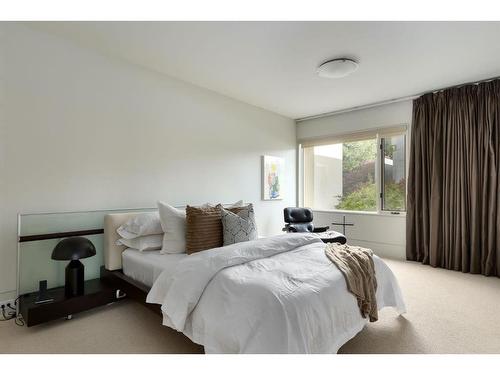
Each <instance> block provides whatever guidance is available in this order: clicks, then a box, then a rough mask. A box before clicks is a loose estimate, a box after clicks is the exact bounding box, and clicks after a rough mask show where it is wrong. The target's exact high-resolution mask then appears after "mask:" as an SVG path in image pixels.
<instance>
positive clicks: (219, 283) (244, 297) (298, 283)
mask: <svg viewBox="0 0 500 375" xmlns="http://www.w3.org/2000/svg"><path fill="white" fill-rule="evenodd" d="M324 247H325V244H324V243H323V242H322V241H321V240H320V239H318V237H316V236H314V235H311V234H297V233H295V234H284V235H279V236H274V237H268V238H263V239H259V240H255V241H249V242H241V243H237V244H234V245H230V246H224V247H220V248H216V249H211V250H206V251H202V252H199V253H196V254H193V255H190V256H188V257H186V258H185V259H183V260H182V261H180V262H179V264H178V266H177V268H176V270H175V271H174V272H173V273H169V272H163V273H162V274H161V275H160V276H159V278H158V279H157V280H156V282H155V283H154V285H153V287H152V289H151V291H150V292H149V294H148V297H147V302H149V303H157V304H161V305H162V306H161V309H162V312H163V324H164V325H167V326H169V327H171V328H174V329H176V330H178V331H181V332H183V333H184V334H185V335H186V336H188V337H189V338H190V339H191V340H192V341H194V342H196V343H198V344H200V345H203V346H204V347H205V352H206V353H336V352H337V351H338V349H339V348H340V347H341V346H342V345H343V344H344V343H345V342H347V341H348V340H350V339H351V338H352V337H354V336H355V335H356V334H357V333H358V332H359V331H361V329H362V328H363V326H364V325H365V324H366V323H367V319H364V318H362V316H361V314H360V311H359V308H358V305H357V302H356V298H355V297H354V296H353V295H352V294H351V293H349V292H348V291H347V287H346V283H345V279H344V277H343V276H342V274H341V273H340V271H339V270H338V268H337V267H336V266H335V265H334V264H333V263H332V262H331V261H330V260H329V259H328V258H327V257H326V255H325V253H324ZM374 263H375V272H376V277H377V283H378V288H377V303H378V308H379V309H382V308H383V307H386V306H392V307H394V308H396V309H397V311H398V312H399V313H403V312H405V305H404V302H403V298H402V296H401V291H400V289H399V286H398V283H397V281H396V278H395V277H394V275H393V273H392V272H391V270H390V269H389V268H388V267H387V265H386V264H385V263H384V262H383V261H382V260H381V259H380V258H378V257H377V256H374Z"/></svg>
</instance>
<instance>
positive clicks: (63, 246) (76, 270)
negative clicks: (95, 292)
mask: <svg viewBox="0 0 500 375" xmlns="http://www.w3.org/2000/svg"><path fill="white" fill-rule="evenodd" d="M94 255H95V247H94V245H93V244H92V242H90V241H89V240H88V239H86V238H84V237H69V238H65V239H64V240H62V241H61V242H59V243H58V244H57V245H56V247H54V250H53V251H52V259H54V260H69V261H70V262H69V263H68V265H67V266H66V278H65V284H64V290H65V294H66V296H67V297H72V296H79V295H82V294H83V287H84V273H85V267H84V265H83V264H82V262H80V260H79V259H83V258H89V257H91V256H94Z"/></svg>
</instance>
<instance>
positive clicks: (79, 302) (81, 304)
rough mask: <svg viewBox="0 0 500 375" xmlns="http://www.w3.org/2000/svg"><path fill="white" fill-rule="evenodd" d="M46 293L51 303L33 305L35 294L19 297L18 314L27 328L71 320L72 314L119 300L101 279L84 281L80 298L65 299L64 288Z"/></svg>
mask: <svg viewBox="0 0 500 375" xmlns="http://www.w3.org/2000/svg"><path fill="white" fill-rule="evenodd" d="M47 293H48V295H49V296H50V297H51V298H52V299H53V300H52V301H51V302H46V303H35V301H36V298H37V295H38V293H37V292H32V293H28V294H23V295H21V296H20V297H19V312H20V313H21V315H22V316H23V319H24V321H25V323H26V325H27V326H28V327H31V326H34V325H37V324H40V323H45V322H48V321H51V320H55V319H60V318H67V319H71V318H72V316H73V314H76V313H79V312H82V311H86V310H90V309H92V308H94V307H98V306H103V305H107V304H109V303H112V302H115V301H117V300H118V299H120V297H119V296H117V293H116V288H113V287H112V286H110V285H109V284H107V283H106V282H105V281H103V280H101V279H93V280H88V281H85V288H84V294H83V295H81V296H75V297H66V296H65V293H64V286H63V287H59V288H53V289H49V290H48V291H47Z"/></svg>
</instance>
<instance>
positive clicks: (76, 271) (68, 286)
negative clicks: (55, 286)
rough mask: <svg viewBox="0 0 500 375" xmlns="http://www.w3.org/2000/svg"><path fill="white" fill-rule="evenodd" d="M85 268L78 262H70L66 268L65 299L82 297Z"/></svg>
mask: <svg viewBox="0 0 500 375" xmlns="http://www.w3.org/2000/svg"><path fill="white" fill-rule="evenodd" d="M84 275H85V266H84V265H83V263H82V262H80V261H79V260H72V261H71V262H69V263H68V265H67V266H66V280H65V285H64V291H65V294H66V297H74V296H81V295H83V291H84V285H85V284H84V281H83V280H84Z"/></svg>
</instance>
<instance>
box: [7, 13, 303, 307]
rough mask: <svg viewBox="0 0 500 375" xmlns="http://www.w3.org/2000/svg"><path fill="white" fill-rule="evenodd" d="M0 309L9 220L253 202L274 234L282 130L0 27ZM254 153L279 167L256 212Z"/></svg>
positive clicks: (228, 104)
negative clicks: (273, 192)
mask: <svg viewBox="0 0 500 375" xmlns="http://www.w3.org/2000/svg"><path fill="white" fill-rule="evenodd" d="M0 28H2V30H1V34H0V35H1V39H0V43H1V45H0V47H1V48H0V61H2V60H3V62H4V64H3V65H0V68H1V71H0V84H1V86H2V87H1V89H2V90H3V91H4V93H5V95H4V97H3V99H2V98H1V97H0V116H1V117H0V119H1V118H3V120H4V121H3V122H2V123H1V128H0V136H1V138H0V157H1V160H0V168H1V170H0V172H1V181H0V189H1V190H0V192H1V199H0V208H1V216H0V300H2V299H6V298H10V297H12V296H13V292H12V291H13V290H14V289H15V285H16V272H15V270H16V241H17V237H16V234H17V232H16V230H17V229H16V224H17V222H16V220H17V214H18V212H27V211H29V212H38V211H67V210H89V209H97V208H123V207H151V206H154V205H155V202H156V201H157V200H159V199H161V200H165V201H167V202H171V203H172V204H175V205H182V204H186V203H191V204H199V203H204V202H207V201H210V202H232V201H236V200H238V199H243V200H244V201H246V202H254V203H255V210H256V214H257V219H258V227H259V231H260V232H261V233H262V234H270V233H278V232H280V229H281V227H282V225H283V223H282V220H283V219H282V216H283V215H282V209H283V207H285V206H290V205H294V204H295V200H296V189H295V185H296V180H295V171H296V169H295V144H296V143H295V142H296V134H295V130H296V129H295V124H294V122H293V121H292V120H290V119H287V118H284V117H281V116H279V115H276V114H273V113H270V112H267V111H265V110H262V109H259V108H256V107H253V106H250V105H247V104H244V103H242V102H239V101H236V100H233V99H230V98H228V97H225V96H221V95H218V94H216V93H214V92H211V91H208V90H205V89H201V88H198V87H195V86H193V85H191V84H187V83H184V82H181V81H178V80H176V79H173V78H169V77H166V76H164V75H161V74H157V73H155V72H152V71H148V70H146V69H143V68H141V67H138V66H135V65H132V64H129V63H127V62H124V61H121V60H118V59H114V58H112V57H108V56H103V55H100V54H99V53H97V52H93V51H91V50H87V49H85V48H81V47H79V46H77V45H74V44H72V43H70V42H67V41H65V40H63V39H60V38H58V37H56V36H52V35H49V34H44V33H42V32H39V31H35V30H32V29H28V28H26V27H25V26H22V25H19V24H5V23H4V24H3V25H0ZM263 154H269V155H275V156H282V157H284V158H285V163H286V176H285V177H286V182H285V184H284V185H283V188H284V195H285V199H284V200H283V201H274V202H263V201H261V200H260V198H261V185H260V179H261V159H260V156H261V155H263Z"/></svg>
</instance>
